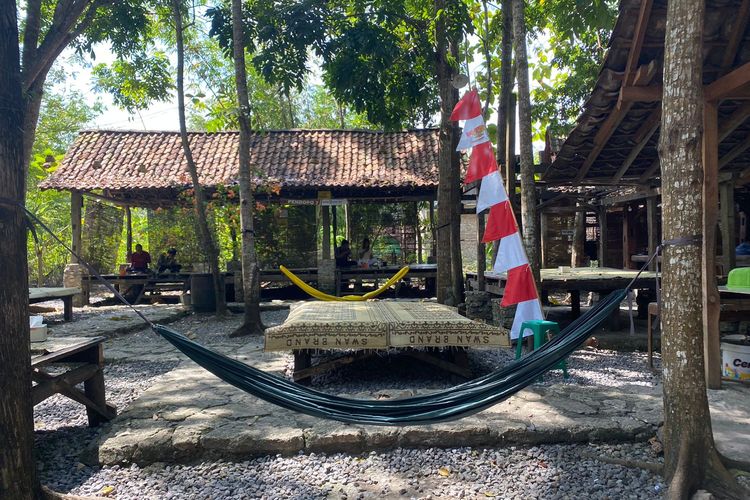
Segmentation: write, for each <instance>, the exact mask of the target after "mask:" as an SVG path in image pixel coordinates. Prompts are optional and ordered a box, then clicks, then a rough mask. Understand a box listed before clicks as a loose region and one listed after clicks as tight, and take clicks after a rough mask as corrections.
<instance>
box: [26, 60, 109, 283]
mask: <svg viewBox="0 0 750 500" xmlns="http://www.w3.org/2000/svg"><path fill="white" fill-rule="evenodd" d="M62 77H63V76H62V73H61V70H54V71H53V72H52V74H51V78H50V79H49V83H48V85H47V86H46V88H45V93H44V99H43V101H42V107H41V109H40V113H39V123H38V125H37V133H36V139H35V141H34V146H33V149H32V158H31V161H30V162H29V172H28V177H27V191H26V207H27V208H28V209H29V210H31V211H32V212H33V213H35V214H37V216H38V217H39V218H40V219H41V220H42V221H43V222H44V223H45V224H46V225H47V226H49V227H50V229H52V231H53V232H54V233H55V234H56V235H57V236H58V237H60V238H61V239H62V240H63V241H66V242H68V243H70V239H71V234H70V194H69V193H66V192H59V191H52V190H49V191H41V190H39V188H38V187H37V186H38V184H39V183H40V182H41V181H42V180H44V179H46V178H47V176H49V175H50V174H51V173H52V172H54V171H55V169H57V167H58V166H59V165H60V162H61V161H62V158H63V153H64V152H65V150H66V149H67V148H68V146H69V145H70V144H71V143H72V142H73V139H74V138H75V135H76V133H77V132H78V130H80V129H81V128H83V127H84V126H85V125H86V124H87V123H89V122H90V121H91V120H93V119H94V118H95V117H96V116H97V115H98V114H100V113H101V111H102V106H101V104H100V103H98V102H94V103H90V102H89V100H88V99H87V98H86V97H85V96H84V95H83V94H81V93H80V92H76V91H69V90H65V89H64V88H57V87H56V86H55V84H56V83H59V82H61V80H62ZM37 236H38V238H39V245H37V244H36V242H35V240H34V238H33V235H32V234H29V238H28V245H27V249H28V260H29V267H30V269H29V276H30V280H31V281H32V282H37V281H38V280H39V276H38V272H39V265H38V263H39V259H38V253H37V252H38V251H40V250H41V260H42V262H41V273H42V275H41V280H40V281H41V282H42V283H46V284H60V283H61V282H62V272H63V269H64V268H65V264H66V263H68V262H69V261H70V256H69V255H68V252H67V250H65V249H64V248H63V247H62V246H61V245H60V244H58V243H57V242H55V241H54V239H53V238H52V237H51V236H50V235H49V234H47V232H46V231H43V230H41V228H37Z"/></svg>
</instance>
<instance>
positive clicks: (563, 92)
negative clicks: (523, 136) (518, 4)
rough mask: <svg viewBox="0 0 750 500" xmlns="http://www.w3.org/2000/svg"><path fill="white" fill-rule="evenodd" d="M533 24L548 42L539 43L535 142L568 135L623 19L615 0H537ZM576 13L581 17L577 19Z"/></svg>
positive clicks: (532, 11)
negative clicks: (618, 20) (617, 23)
mask: <svg viewBox="0 0 750 500" xmlns="http://www.w3.org/2000/svg"><path fill="white" fill-rule="evenodd" d="M528 12H529V18H530V22H532V23H534V25H535V27H536V29H537V31H538V32H541V31H543V32H544V34H545V35H546V36H547V43H546V44H544V45H536V46H534V49H535V57H536V63H535V64H534V66H533V67H532V78H533V79H534V81H536V83H537V86H536V88H535V89H534V90H533V91H532V95H531V98H532V101H533V102H534V107H533V110H532V115H533V118H534V120H535V139H537V140H541V139H543V138H544V131H545V130H546V129H547V127H549V128H550V132H551V133H552V134H553V135H556V136H561V137H564V136H565V135H567V133H568V131H569V130H570V127H571V126H572V124H573V123H574V120H575V119H576V117H577V116H578V114H579V113H580V108H581V106H582V105H583V102H584V100H585V99H586V98H587V97H588V95H589V94H590V93H591V90H592V89H593V86H594V82H595V81H596V77H597V75H598V74H599V69H600V67H601V64H602V61H603V60H604V55H605V52H606V43H607V40H608V39H609V35H610V33H611V31H612V28H613V27H614V23H615V19H616V17H617V2H615V1H614V0H595V1H593V2H588V1H584V0H537V1H536V2H533V3H532V4H531V5H530V7H529V9H528ZM571 13H575V15H571Z"/></svg>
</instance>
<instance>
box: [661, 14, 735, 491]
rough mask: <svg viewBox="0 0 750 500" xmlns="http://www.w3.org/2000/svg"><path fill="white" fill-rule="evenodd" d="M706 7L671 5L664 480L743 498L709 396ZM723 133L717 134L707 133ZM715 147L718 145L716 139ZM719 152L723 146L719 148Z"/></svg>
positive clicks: (665, 116) (673, 487) (664, 143)
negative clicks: (704, 277) (704, 267)
mask: <svg viewBox="0 0 750 500" xmlns="http://www.w3.org/2000/svg"><path fill="white" fill-rule="evenodd" d="M703 16H704V2H703V1H701V0H685V1H683V2H669V4H668V6H667V27H666V38H665V47H666V50H665V56H664V96H663V101H662V109H663V113H662V122H661V136H660V139H659V157H660V160H661V175H662V210H663V217H664V225H663V227H664V239H665V241H670V240H677V241H676V242H675V243H673V244H669V245H667V246H666V248H665V252H664V259H663V261H662V262H663V275H662V276H663V281H662V283H663V287H664V288H663V294H662V306H661V307H662V309H661V317H662V320H661V321H662V365H663V372H664V476H665V479H666V482H667V483H668V485H669V491H668V495H667V496H668V498H674V499H678V498H680V499H681V498H689V497H690V496H692V494H693V492H695V491H696V490H698V489H700V488H705V489H708V490H710V491H712V492H714V493H716V494H718V495H720V496H722V497H723V496H727V497H736V498H740V495H741V493H740V490H739V489H738V486H737V484H736V483H735V482H734V479H733V478H732V477H731V475H730V474H729V473H728V472H727V470H726V469H725V468H724V466H723V465H722V464H721V461H720V459H719V455H718V452H717V451H716V448H715V446H714V442H713V435H712V432H711V418H710V415H709V410H708V400H707V397H706V381H705V375H704V358H703V338H702V336H703V332H702V331H701V329H699V328H695V325H700V324H702V306H701V301H702V292H703V291H702V286H701V272H700V269H701V258H702V256H701V243H700V241H698V239H697V238H694V237H695V236H696V235H700V234H701V233H702V200H703V197H702V184H703V171H702V162H701V159H702V158H701V156H702V144H703V141H704V127H703V113H704V103H703V92H702V61H703V54H702V51H703V43H702V35H703ZM705 133H706V134H715V133H716V130H705ZM709 142H710V141H709ZM714 147H715V145H714Z"/></svg>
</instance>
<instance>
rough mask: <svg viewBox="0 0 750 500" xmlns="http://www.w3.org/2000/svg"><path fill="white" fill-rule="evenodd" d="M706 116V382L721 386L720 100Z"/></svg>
mask: <svg viewBox="0 0 750 500" xmlns="http://www.w3.org/2000/svg"><path fill="white" fill-rule="evenodd" d="M703 113H704V118H703V122H704V123H703V245H702V250H703V259H702V264H703V269H702V272H701V275H702V284H703V347H704V354H705V361H706V365H705V369H706V385H707V387H708V388H709V389H720V388H721V350H720V345H719V344H720V342H719V304H720V302H719V290H718V288H717V286H716V222H717V212H718V207H719V196H718V195H719V193H718V191H719V186H718V181H717V176H718V173H719V140H718V139H719V137H718V135H719V134H718V115H719V113H718V103H716V102H706V104H705V107H704V111H703Z"/></svg>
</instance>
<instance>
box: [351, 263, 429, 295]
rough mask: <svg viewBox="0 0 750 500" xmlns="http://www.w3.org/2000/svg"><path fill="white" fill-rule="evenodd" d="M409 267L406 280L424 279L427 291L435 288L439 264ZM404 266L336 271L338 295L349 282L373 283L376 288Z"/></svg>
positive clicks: (352, 268) (412, 265) (410, 265)
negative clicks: (343, 285)
mask: <svg viewBox="0 0 750 500" xmlns="http://www.w3.org/2000/svg"><path fill="white" fill-rule="evenodd" d="M406 265H408V266H409V272H408V273H406V276H404V278H403V279H404V280H410V279H423V280H425V284H426V287H427V289H428V290H429V289H430V288H434V281H435V279H436V278H437V264H406ZM402 267H403V266H383V267H375V266H372V267H368V268H367V269H364V268H361V267H344V268H339V269H336V295H341V284H342V283H343V282H348V281H352V280H353V281H356V282H362V281H373V282H374V283H375V288H377V287H378V283H379V282H380V281H383V282H385V281H387V280H388V279H390V278H391V277H392V276H393V275H394V274H396V273H397V272H399V271H400V270H401V268H402Z"/></svg>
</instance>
